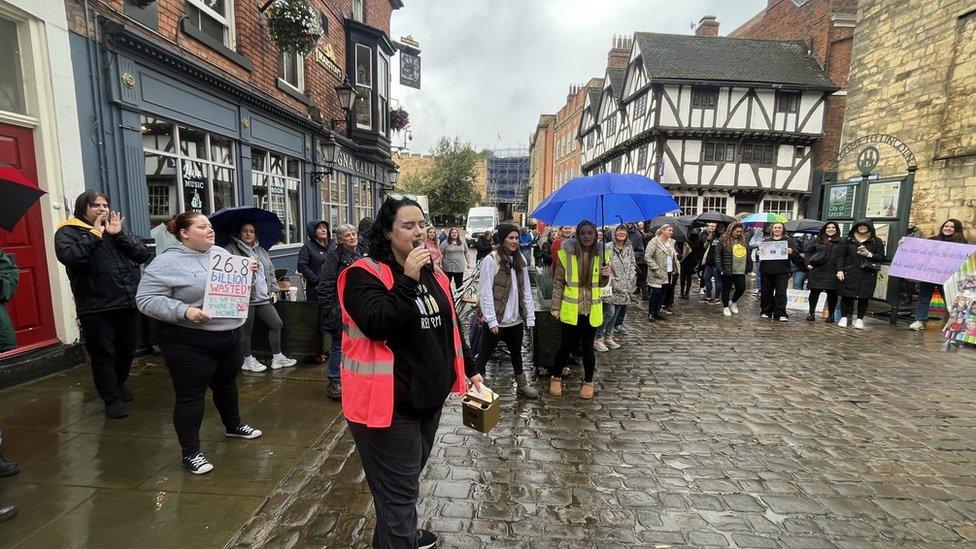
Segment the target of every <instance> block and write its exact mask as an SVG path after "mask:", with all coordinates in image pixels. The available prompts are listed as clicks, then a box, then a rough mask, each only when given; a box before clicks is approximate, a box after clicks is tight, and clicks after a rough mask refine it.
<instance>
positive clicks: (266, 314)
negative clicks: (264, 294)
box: [241, 303, 284, 356]
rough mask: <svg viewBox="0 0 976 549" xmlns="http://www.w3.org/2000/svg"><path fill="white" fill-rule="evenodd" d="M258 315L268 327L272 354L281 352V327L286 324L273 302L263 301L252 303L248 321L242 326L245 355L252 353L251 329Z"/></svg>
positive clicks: (242, 347) (242, 342) (242, 345)
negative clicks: (256, 303) (261, 302)
mask: <svg viewBox="0 0 976 549" xmlns="http://www.w3.org/2000/svg"><path fill="white" fill-rule="evenodd" d="M255 317H257V318H258V319H259V320H260V321H261V322H262V323H263V324H264V325H265V326H267V327H268V344H269V345H270V346H271V354H273V355H277V354H280V353H281V328H282V327H283V326H284V324H283V323H282V322H281V317H280V316H278V310H277V309H275V306H274V304H273V303H263V304H261V305H251V307H250V308H249V309H248V311H247V322H245V323H244V326H243V327H242V328H241V330H242V332H241V350H242V351H243V352H244V356H250V355H251V330H252V329H253V328H254V318H255Z"/></svg>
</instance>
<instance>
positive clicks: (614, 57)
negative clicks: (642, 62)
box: [607, 34, 634, 69]
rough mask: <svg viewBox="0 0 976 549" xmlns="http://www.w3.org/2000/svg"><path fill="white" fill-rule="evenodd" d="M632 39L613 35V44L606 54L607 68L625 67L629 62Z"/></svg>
mask: <svg viewBox="0 0 976 549" xmlns="http://www.w3.org/2000/svg"><path fill="white" fill-rule="evenodd" d="M633 44H634V40H633V39H632V38H628V37H625V36H618V35H616V34H615V35H614V36H613V46H612V48H611V50H610V53H609V54H608V55H607V68H610V69H626V68H627V65H629V64H630V48H631V46H633Z"/></svg>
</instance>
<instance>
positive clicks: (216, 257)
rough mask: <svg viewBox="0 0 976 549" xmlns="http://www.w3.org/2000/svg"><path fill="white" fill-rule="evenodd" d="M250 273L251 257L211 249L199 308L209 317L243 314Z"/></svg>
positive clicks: (247, 298)
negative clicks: (208, 267)
mask: <svg viewBox="0 0 976 549" xmlns="http://www.w3.org/2000/svg"><path fill="white" fill-rule="evenodd" d="M253 275H254V273H252V272H251V258H249V257H244V256H242V255H231V254H224V253H216V252H211V253H210V275H209V276H208V277H207V289H206V291H205V292H204V294H203V312H205V313H207V314H208V315H210V317H211V318H247V307H248V303H249V302H250V301H251V280H252V279H253Z"/></svg>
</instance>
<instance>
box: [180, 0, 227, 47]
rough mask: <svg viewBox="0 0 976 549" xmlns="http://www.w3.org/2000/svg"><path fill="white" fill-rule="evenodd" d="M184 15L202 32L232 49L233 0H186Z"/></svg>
mask: <svg viewBox="0 0 976 549" xmlns="http://www.w3.org/2000/svg"><path fill="white" fill-rule="evenodd" d="M186 17H187V19H188V20H189V23H190V24H191V25H193V26H194V27H196V28H198V29H200V30H201V31H202V32H203V33H204V34H206V35H207V36H209V37H210V38H213V39H214V40H216V41H217V42H220V43H221V44H223V45H225V46H227V47H228V48H230V49H234V46H235V39H234V38H235V37H234V0H186Z"/></svg>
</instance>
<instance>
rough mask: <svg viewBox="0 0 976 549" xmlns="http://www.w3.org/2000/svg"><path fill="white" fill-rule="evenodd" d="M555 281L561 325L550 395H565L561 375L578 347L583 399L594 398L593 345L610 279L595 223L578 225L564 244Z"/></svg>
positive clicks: (556, 313) (555, 314)
mask: <svg viewBox="0 0 976 549" xmlns="http://www.w3.org/2000/svg"><path fill="white" fill-rule="evenodd" d="M556 259H557V261H556V262H555V263H554V264H553V265H554V267H555V276H554V277H553V280H552V301H551V304H552V310H551V311H550V312H551V314H552V316H553V317H554V318H558V319H559V320H560V322H562V334H561V337H560V340H559V350H558V351H556V356H555V360H553V362H552V364H551V365H550V367H549V375H550V380H549V394H550V395H553V396H560V395H562V393H563V387H562V372H563V368H565V367H566V366H567V363H568V361H569V353H570V352H572V351H573V350H574V349H576V348H577V346H579V347H580V348H582V351H583V385H582V386H581V387H580V398H584V399H591V398H593V374H594V372H595V371H596V355H595V354H594V352H593V351H594V349H593V342H594V338H595V337H596V330H597V328H599V327H601V326H602V325H603V302H602V300H601V298H602V297H603V292H602V288H603V287H604V286H606V285H607V282H608V281H609V280H610V265H607V264H606V263H607V259H609V258H608V257H607V255H606V254H605V252H604V250H603V243H602V242H597V238H596V224H595V223H593V222H592V221H589V220H586V219H584V220H583V221H580V223H579V225H577V226H576V238H575V239H566V240H563V241H562V245H561V246H560V248H559V251H558V252H557V254H556Z"/></svg>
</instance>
